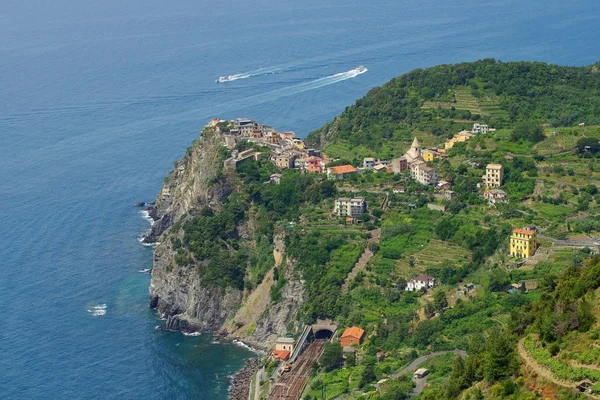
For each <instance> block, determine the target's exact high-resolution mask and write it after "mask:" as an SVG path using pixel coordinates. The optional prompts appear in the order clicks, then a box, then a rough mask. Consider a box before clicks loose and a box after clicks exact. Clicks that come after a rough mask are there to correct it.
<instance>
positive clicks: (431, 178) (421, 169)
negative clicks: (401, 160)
mask: <svg viewBox="0 0 600 400" xmlns="http://www.w3.org/2000/svg"><path fill="white" fill-rule="evenodd" d="M410 176H411V177H412V178H413V179H415V180H416V181H417V182H419V183H420V184H422V185H436V184H437V183H438V181H439V177H438V172H437V170H436V169H435V168H431V167H428V166H427V164H425V161H417V162H415V163H413V164H412V165H411V168H410Z"/></svg>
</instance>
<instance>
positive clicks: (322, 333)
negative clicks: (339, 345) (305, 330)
mask: <svg viewBox="0 0 600 400" xmlns="http://www.w3.org/2000/svg"><path fill="white" fill-rule="evenodd" d="M311 328H312V333H313V337H314V338H315V339H325V340H331V338H332V337H333V335H334V334H335V332H336V331H337V325H334V324H333V322H332V321H321V320H318V321H317V323H316V324H314V325H312V326H311Z"/></svg>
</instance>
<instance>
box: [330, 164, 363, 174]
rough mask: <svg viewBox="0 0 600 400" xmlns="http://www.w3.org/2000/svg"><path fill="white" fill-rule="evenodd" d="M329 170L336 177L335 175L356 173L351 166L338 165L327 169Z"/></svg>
mask: <svg viewBox="0 0 600 400" xmlns="http://www.w3.org/2000/svg"><path fill="white" fill-rule="evenodd" d="M329 170H330V171H331V172H332V173H334V174H336V175H337V174H351V173H353V172H356V171H357V169H356V168H354V167H353V166H352V165H339V166H337V167H331V168H329Z"/></svg>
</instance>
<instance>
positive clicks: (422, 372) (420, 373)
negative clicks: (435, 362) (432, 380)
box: [413, 368, 429, 379]
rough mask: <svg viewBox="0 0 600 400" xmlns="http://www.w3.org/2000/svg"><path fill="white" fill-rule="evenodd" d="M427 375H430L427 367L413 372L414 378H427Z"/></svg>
mask: <svg viewBox="0 0 600 400" xmlns="http://www.w3.org/2000/svg"><path fill="white" fill-rule="evenodd" d="M427 375H429V371H428V370H427V369H425V368H419V369H418V370H416V371H415V373H414V374H413V378H415V379H422V378H425V377H426V376H427Z"/></svg>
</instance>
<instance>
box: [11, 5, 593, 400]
mask: <svg viewBox="0 0 600 400" xmlns="http://www.w3.org/2000/svg"><path fill="white" fill-rule="evenodd" d="M598 20H600V4H599V2H597V1H595V0H586V1H583V0H579V1H578V0H574V1H568V2H567V1H562V0H561V1H558V0H528V1H522V0H488V1H480V0H462V1H461V0H457V1H452V2H450V1H440V0H419V1H416V0H399V1H382V0H375V1H368V2H365V1H356V0H345V1H341V0H330V1H322V0H318V1H317V0H308V1H302V2H298V1H290V0H280V1H266V0H258V1H231V0H226V1H220V2H217V1H213V2H209V1H206V0H193V1H192V0H182V1H178V2H165V1H156V0H144V1H142V0H130V1H127V2H124V1H116V0H106V1H96V0H94V1H91V0H78V1H72V0H54V1H51V2H50V1H48V2H39V1H30V0H18V1H17V0H3V1H2V2H0V89H1V91H0V233H1V236H0V237H1V239H0V240H1V242H0V307H1V309H2V314H3V318H2V319H3V323H2V329H0V397H1V398H7V399H46V398H47V399H65V398H69V399H74V398H77V399H87V398H90V399H91V398H102V399H138V398H140V399H141V398H143V399H188V398H189V399H192V398H193V399H224V398H225V397H226V395H227V387H228V385H229V376H230V375H231V374H232V373H234V371H236V370H237V369H238V368H239V367H241V366H242V365H243V362H244V359H246V358H248V357H253V356H254V355H253V353H251V352H249V351H248V350H246V349H244V348H242V347H239V346H236V345H234V344H230V343H229V344H228V343H215V342H214V340H213V338H212V337H211V336H210V335H208V334H202V335H200V336H184V335H182V334H180V333H173V332H164V331H159V330H156V329H155V327H156V326H157V325H159V324H160V323H161V321H160V320H159V319H158V316H157V315H156V314H155V313H154V312H153V311H152V310H149V309H148V305H147V304H148V285H149V282H150V276H149V275H147V274H142V273H139V272H138V271H139V270H140V269H144V268H149V267H151V264H152V249H151V248H148V247H144V246H141V245H140V243H139V242H138V238H139V236H140V234H141V233H142V232H143V231H144V230H145V229H147V228H148V226H149V225H148V222H147V221H146V220H144V218H143V216H142V215H140V213H139V209H136V208H135V207H133V203H134V202H137V201H151V200H153V199H154V197H155V195H156V193H157V192H158V190H159V188H160V185H161V183H162V178H163V177H164V176H166V175H167V173H168V172H169V170H170V169H171V168H172V163H173V162H174V161H175V160H176V159H177V158H179V157H181V156H182V155H183V154H184V152H185V149H186V148H187V147H188V146H189V145H190V144H191V143H192V141H193V140H194V139H195V138H196V137H197V136H198V133H199V131H200V130H201V128H202V126H203V125H204V124H205V123H206V122H207V121H208V120H209V119H210V118H213V117H221V118H235V117H249V118H254V119H257V120H259V121H260V122H263V123H266V124H270V125H272V126H274V127H275V128H276V129H279V130H294V131H296V132H297V133H298V134H299V135H300V136H304V135H306V134H307V133H308V132H310V131H311V130H313V129H315V128H317V127H319V126H320V125H322V124H323V123H325V122H326V121H328V120H330V119H331V118H333V117H334V116H335V115H336V114H338V113H340V112H341V111H343V109H344V108H345V107H346V106H348V105H350V104H351V103H353V102H354V100H355V99H357V98H358V97H360V96H362V95H364V94H365V93H366V92H367V91H368V90H369V89H370V88H372V87H374V86H377V85H381V84H383V83H384V82H386V81H387V80H389V79H390V78H392V77H394V76H397V75H400V74H402V73H404V72H407V71H409V70H411V69H413V68H423V67H428V66H432V65H435V64H438V63H454V62H461V61H472V60H477V59H481V58H486V57H493V58H497V59H502V60H521V59H524V60H539V61H547V62H553V63H559V64H568V65H587V64H590V63H592V62H595V61H597V60H599V59H600V51H599V50H600V42H599V41H598V38H599V37H600V32H599V28H598V26H599V24H598ZM358 65H364V66H365V67H367V68H368V72H366V73H364V74H360V75H358V74H355V73H353V72H352V70H353V69H354V68H356V67H357V66H358ZM236 74H237V75H236ZM222 75H236V77H237V79H235V80H233V81H232V82H228V83H223V84H217V83H215V80H216V79H217V78H218V77H219V76H222Z"/></svg>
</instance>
